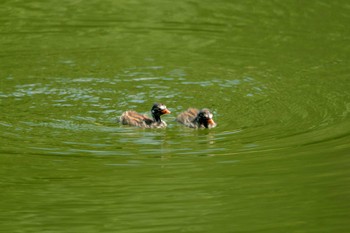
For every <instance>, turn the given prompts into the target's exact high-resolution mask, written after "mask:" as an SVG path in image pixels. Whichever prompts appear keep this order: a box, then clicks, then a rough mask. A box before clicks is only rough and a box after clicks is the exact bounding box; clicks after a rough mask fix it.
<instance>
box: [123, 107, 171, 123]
mask: <svg viewBox="0 0 350 233" xmlns="http://www.w3.org/2000/svg"><path fill="white" fill-rule="evenodd" d="M151 114H152V118H150V117H148V116H146V115H143V114H140V113H137V112H135V111H132V110H130V111H126V112H123V114H122V115H121V116H120V117H119V122H120V123H121V124H123V125H130V126H137V127H141V128H165V127H167V124H166V123H165V122H164V121H162V120H161V119H160V116H161V115H164V114H170V111H169V110H168V109H167V107H166V106H165V105H164V104H160V103H155V104H154V105H153V106H152V109H151Z"/></svg>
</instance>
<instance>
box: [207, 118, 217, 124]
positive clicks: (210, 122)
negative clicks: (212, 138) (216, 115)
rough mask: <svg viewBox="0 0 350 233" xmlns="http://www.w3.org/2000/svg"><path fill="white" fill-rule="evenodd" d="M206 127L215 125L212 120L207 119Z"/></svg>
mask: <svg viewBox="0 0 350 233" xmlns="http://www.w3.org/2000/svg"><path fill="white" fill-rule="evenodd" d="M208 125H216V123H215V122H214V121H213V119H208Z"/></svg>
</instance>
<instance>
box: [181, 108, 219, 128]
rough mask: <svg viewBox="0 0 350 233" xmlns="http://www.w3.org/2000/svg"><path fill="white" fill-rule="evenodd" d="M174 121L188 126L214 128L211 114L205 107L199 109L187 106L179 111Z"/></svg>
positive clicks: (214, 124)
mask: <svg viewBox="0 0 350 233" xmlns="http://www.w3.org/2000/svg"><path fill="white" fill-rule="evenodd" d="M176 121H177V122H180V123H181V124H184V125H185V126H187V127H190V128H214V127H215V126H216V123H215V122H214V120H213V114H212V113H211V112H210V111H209V110H208V109H206V108H204V109H201V110H198V109H195V108H189V109H187V110H186V111H184V112H182V113H180V114H179V115H178V116H177V118H176Z"/></svg>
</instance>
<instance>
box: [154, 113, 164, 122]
mask: <svg viewBox="0 0 350 233" xmlns="http://www.w3.org/2000/svg"><path fill="white" fill-rule="evenodd" d="M152 116H153V120H154V121H155V122H157V123H161V122H162V120H161V119H160V116H158V115H154V114H153V115H152Z"/></svg>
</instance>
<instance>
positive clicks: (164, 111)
mask: <svg viewBox="0 0 350 233" xmlns="http://www.w3.org/2000/svg"><path fill="white" fill-rule="evenodd" d="M170 113H171V112H170V111H169V110H168V109H167V108H166V109H163V110H162V114H170Z"/></svg>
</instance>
